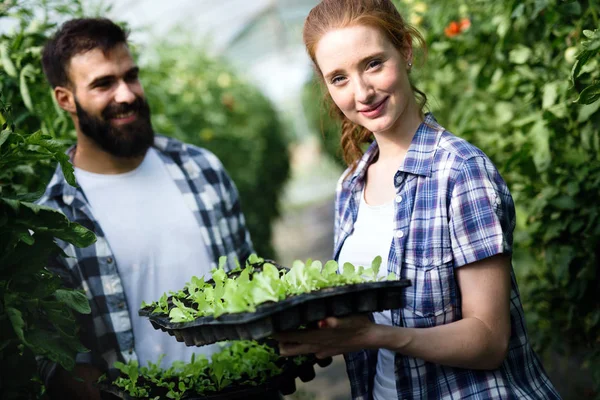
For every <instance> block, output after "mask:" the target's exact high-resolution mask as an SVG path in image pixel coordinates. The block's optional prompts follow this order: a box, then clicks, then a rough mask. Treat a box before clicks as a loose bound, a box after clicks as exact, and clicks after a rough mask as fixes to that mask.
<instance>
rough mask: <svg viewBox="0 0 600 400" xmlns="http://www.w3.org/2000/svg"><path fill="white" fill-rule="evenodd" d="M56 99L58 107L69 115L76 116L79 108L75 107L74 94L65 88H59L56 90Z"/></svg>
mask: <svg viewBox="0 0 600 400" xmlns="http://www.w3.org/2000/svg"><path fill="white" fill-rule="evenodd" d="M54 98H55V99H56V102H57V103H58V106H59V107H60V108H62V109H63V110H65V111H66V112H68V113H71V114H75V113H76V112H77V108H76V107H75V96H73V92H71V91H70V90H69V89H67V88H66V87H63V86H57V87H55V88H54Z"/></svg>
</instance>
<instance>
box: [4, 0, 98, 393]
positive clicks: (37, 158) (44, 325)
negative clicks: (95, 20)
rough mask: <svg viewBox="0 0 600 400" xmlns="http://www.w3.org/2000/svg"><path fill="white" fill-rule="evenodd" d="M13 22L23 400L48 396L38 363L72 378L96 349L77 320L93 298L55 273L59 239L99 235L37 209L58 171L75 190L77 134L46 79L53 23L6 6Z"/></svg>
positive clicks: (16, 291)
mask: <svg viewBox="0 0 600 400" xmlns="http://www.w3.org/2000/svg"><path fill="white" fill-rule="evenodd" d="M44 3H45V4H46V5H47V6H48V7H55V12H57V13H59V14H60V13H68V14H71V13H77V12H78V11H80V10H81V5H80V3H79V1H76V0H72V1H70V2H65V1H46V2H44ZM34 14H35V16H36V17H35V18H34ZM7 17H11V18H13V19H14V20H16V21H17V26H16V27H15V28H14V30H13V31H11V32H9V33H4V34H3V35H2V36H1V37H0V62H1V65H0V124H2V129H1V132H0V320H1V321H3V322H2V324H0V326H1V328H0V365H1V366H0V375H1V376H2V380H1V381H0V397H2V398H3V399H16V398H19V399H22V398H36V397H37V396H39V394H40V391H41V386H42V384H41V381H40V380H39V377H38V376H37V364H36V357H37V356H43V357H45V358H47V359H49V360H51V361H55V362H57V363H59V364H60V365H61V366H62V367H63V368H65V369H67V370H70V369H72V368H73V366H74V364H75V355H76V354H77V353H78V352H82V351H86V349H85V348H83V347H82V346H81V344H80V342H79V340H78V332H77V331H78V328H77V323H76V320H75V314H74V312H76V313H89V312H90V307H89V304H88V300H87V297H86V296H85V294H84V293H83V292H81V291H75V290H70V289H65V288H63V287H62V286H61V279H60V278H59V277H58V276H55V275H53V274H51V273H50V272H49V271H48V270H46V269H45V265H46V262H47V260H48V259H49V258H50V257H51V256H54V255H56V254H59V253H60V252H61V249H60V248H59V247H58V246H57V245H56V243H55V241H54V240H55V238H59V239H62V240H65V241H67V242H70V243H72V244H74V245H75V246H79V247H82V246H89V245H90V244H91V243H93V242H94V241H95V236H94V234H93V233H92V232H90V231H88V230H87V229H85V228H84V227H82V226H80V225H78V224H74V223H71V222H70V221H68V220H67V219H66V218H65V216H64V215H62V214H61V213H59V212H57V211H55V210H52V209H50V208H47V207H42V206H39V205H36V204H34V203H32V202H34V201H35V200H37V199H38V198H39V197H40V195H41V194H42V193H43V190H44V187H45V185H46V182H47V181H48V179H49V178H50V176H51V174H52V172H53V170H54V168H55V165H56V164H57V163H60V165H61V167H62V169H63V172H64V174H65V176H66V177H67V179H68V180H69V183H71V184H74V183H75V180H74V175H73V167H72V166H71V164H70V163H69V162H68V158H67V156H66V155H65V154H64V150H65V143H64V139H67V138H70V137H72V134H71V132H72V128H71V126H70V124H69V120H68V118H67V117H66V116H65V115H64V114H63V113H61V112H59V110H58V108H57V107H56V105H55V104H54V101H53V97H52V92H51V90H50V87H49V86H48V84H47V83H46V82H45V79H44V77H43V74H42V71H41V64H40V53H41V46H42V45H43V43H44V41H45V38H46V37H47V32H49V30H50V29H51V28H52V24H50V23H48V19H47V16H46V15H42V16H40V13H34V8H33V5H32V4H30V3H29V4H27V3H25V4H24V3H21V4H17V3H16V2H4V3H3V4H2V5H0V20H2V19H4V18H7Z"/></svg>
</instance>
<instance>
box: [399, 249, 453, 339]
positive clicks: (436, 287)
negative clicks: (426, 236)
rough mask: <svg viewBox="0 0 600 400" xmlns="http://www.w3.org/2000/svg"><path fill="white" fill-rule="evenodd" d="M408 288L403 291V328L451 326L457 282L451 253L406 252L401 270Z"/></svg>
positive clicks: (438, 251) (437, 250) (441, 251)
mask: <svg viewBox="0 0 600 400" xmlns="http://www.w3.org/2000/svg"><path fill="white" fill-rule="evenodd" d="M401 275H402V278H404V279H409V280H410V281H411V286H409V287H408V288H406V290H405V291H404V296H405V297H404V310H403V314H404V317H405V318H404V322H405V323H404V325H405V326H407V327H419V328H420V327H431V326H437V325H443V324H445V323H449V322H452V321H453V320H454V319H455V317H456V315H455V306H456V281H455V277H454V267H453V262H452V251H451V249H450V248H448V249H443V250H440V249H436V252H435V253H434V252H433V251H427V250H425V251H418V250H414V251H409V252H407V254H406V257H405V259H404V263H403V264H402V270H401Z"/></svg>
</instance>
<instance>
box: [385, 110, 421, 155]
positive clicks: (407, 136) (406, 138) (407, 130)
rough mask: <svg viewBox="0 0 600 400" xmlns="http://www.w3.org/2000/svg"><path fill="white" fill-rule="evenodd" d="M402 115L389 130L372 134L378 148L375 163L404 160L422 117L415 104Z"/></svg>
mask: <svg viewBox="0 0 600 400" xmlns="http://www.w3.org/2000/svg"><path fill="white" fill-rule="evenodd" d="M403 114H404V115H402V116H400V117H399V119H398V121H397V122H396V124H395V125H394V126H393V127H392V128H391V129H389V130H387V131H385V132H377V133H374V136H375V140H377V147H378V148H379V155H378V158H377V161H379V162H382V163H386V162H394V161H395V162H397V161H398V159H401V160H404V156H405V155H406V152H407V151H408V148H409V147H410V144H411V142H412V139H413V137H414V136H415V133H416V131H417V128H418V127H419V125H421V123H422V122H423V119H424V117H423V115H422V113H421V111H420V110H419V108H418V107H417V104H416V103H413V104H411V105H409V106H408V107H407V109H406V110H405V112H404V113H403Z"/></svg>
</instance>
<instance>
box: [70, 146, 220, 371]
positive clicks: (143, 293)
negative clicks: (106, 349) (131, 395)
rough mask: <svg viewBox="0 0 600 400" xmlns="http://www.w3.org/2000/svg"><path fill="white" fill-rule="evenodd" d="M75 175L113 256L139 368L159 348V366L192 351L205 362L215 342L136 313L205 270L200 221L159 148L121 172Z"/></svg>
mask: <svg viewBox="0 0 600 400" xmlns="http://www.w3.org/2000/svg"><path fill="white" fill-rule="evenodd" d="M75 176H76V178H77V182H78V184H79V185H80V186H81V188H82V189H83V191H84V193H85V195H86V197H87V199H88V201H89V203H90V206H91V209H92V213H93V214H94V217H95V219H96V220H97V221H99V224H100V227H101V228H102V230H103V231H104V234H105V236H106V239H107V241H108V243H109V244H110V247H111V250H112V252H113V254H114V256H115V259H116V265H117V268H118V270H119V275H120V277H121V280H122V283H123V288H124V291H125V298H126V299H127V305H128V307H129V312H130V315H131V320H132V321H131V322H132V328H133V335H134V339H135V352H136V355H137V357H138V361H139V363H140V365H141V366H145V365H147V361H152V362H156V361H157V359H158V357H159V355H160V354H163V353H164V354H165V357H164V359H163V362H162V364H161V365H162V366H163V367H169V366H170V365H171V363H172V362H173V361H175V360H183V361H189V360H190V357H191V355H192V353H203V354H206V355H207V357H209V359H210V355H211V354H212V353H214V352H215V351H218V350H219V347H218V345H210V346H203V347H187V346H186V345H185V344H184V343H180V342H177V340H176V339H175V338H174V337H172V336H170V335H167V334H166V333H165V332H162V331H160V330H155V329H154V328H153V327H152V325H151V324H150V322H149V321H148V319H147V318H146V317H140V316H138V309H139V308H140V305H141V304H142V301H146V302H147V303H149V302H151V301H156V300H158V299H159V298H160V296H161V295H162V294H163V293H165V292H166V293H168V292H169V291H171V290H173V291H177V290H179V289H182V288H183V287H184V285H185V284H186V282H189V280H190V278H191V277H192V275H196V276H199V277H200V276H203V275H207V277H208V276H209V275H210V265H211V260H210V257H209V254H208V251H207V248H206V245H205V243H204V241H203V240H202V235H201V232H200V228H199V226H198V222H197V220H196V218H195V217H194V215H193V213H192V211H191V210H190V208H189V207H188V206H187V205H186V204H185V202H184V200H183V196H182V194H181V191H180V190H179V189H178V188H177V186H176V184H175V182H174V181H173V179H172V178H171V176H170V175H169V172H168V171H167V169H166V167H165V165H164V163H163V161H162V159H161V158H160V156H159V155H158V154H157V152H156V150H155V149H153V148H150V149H149V150H148V152H147V153H146V156H145V157H144V160H143V161H142V163H141V164H140V165H139V166H138V167H137V168H136V169H135V170H133V171H130V172H127V173H124V174H118V175H103V174H95V173H91V172H87V171H84V170H81V169H79V168H75Z"/></svg>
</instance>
